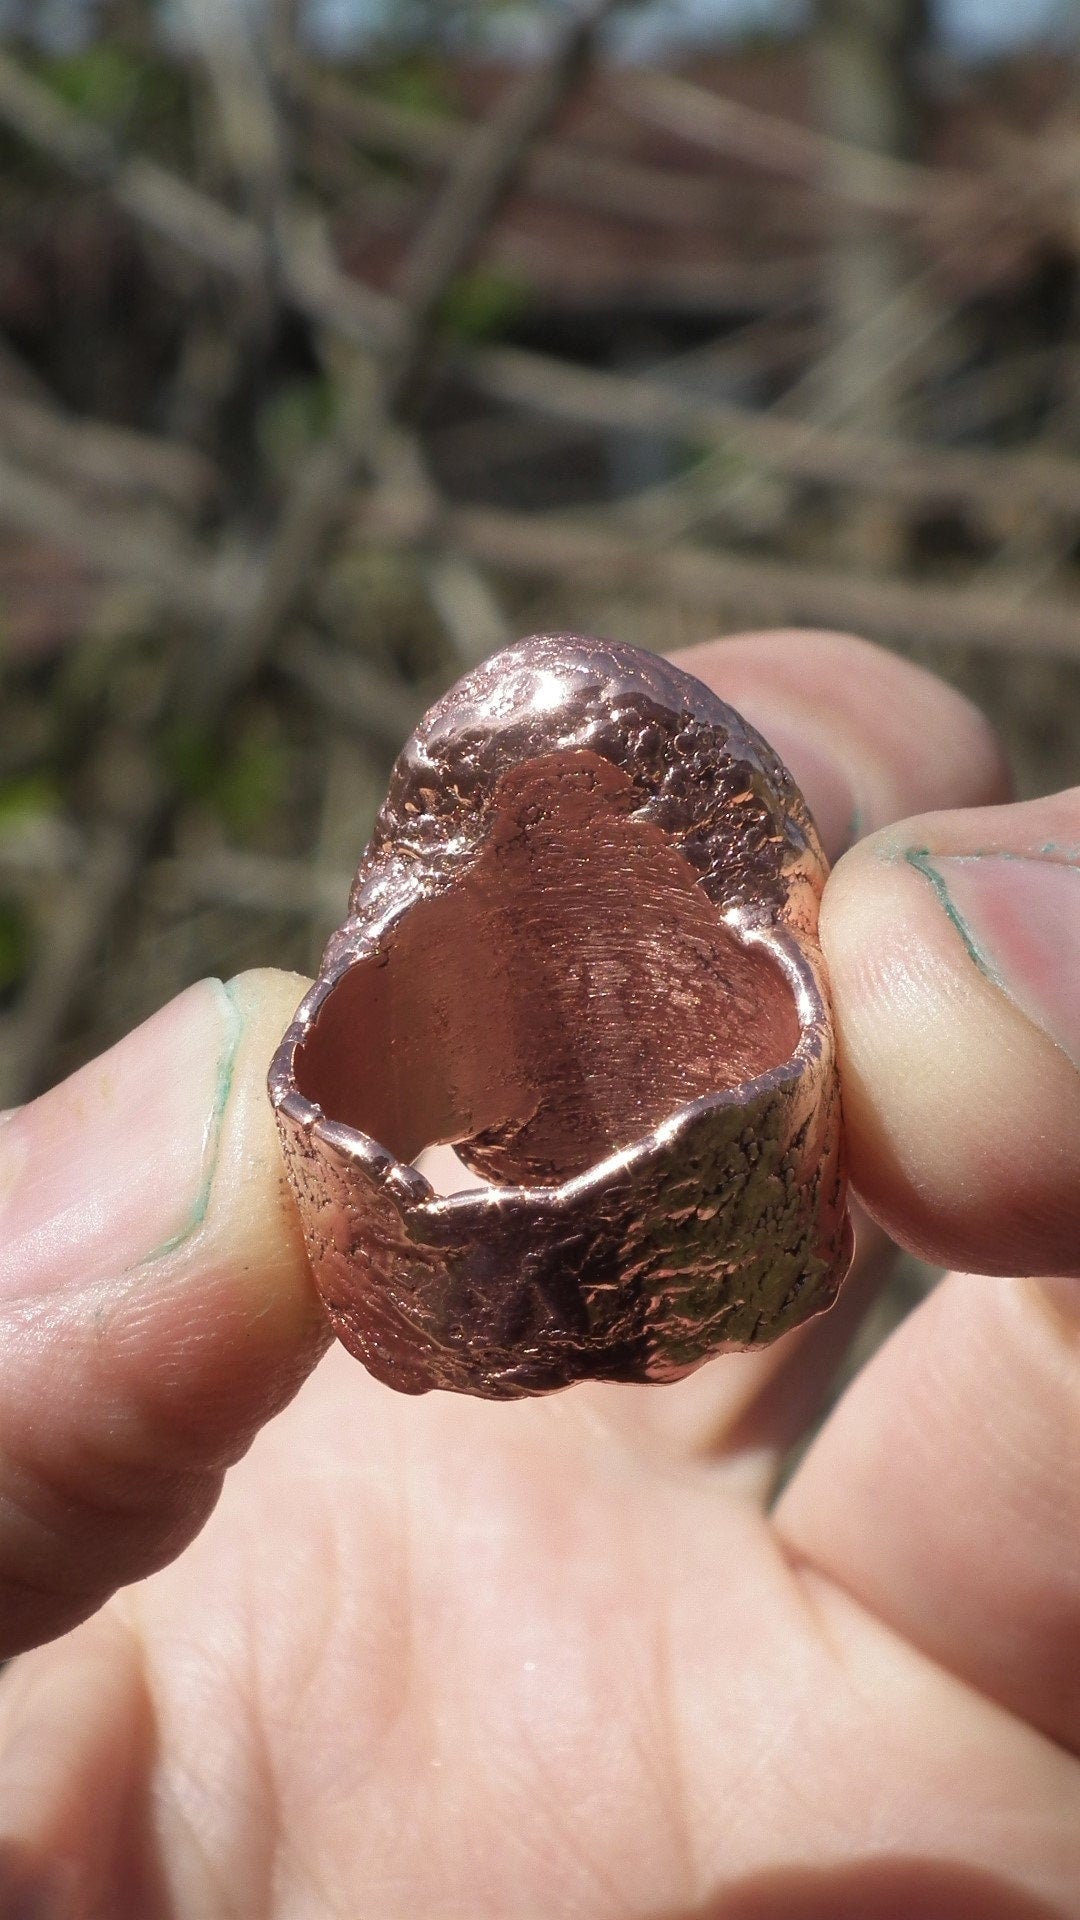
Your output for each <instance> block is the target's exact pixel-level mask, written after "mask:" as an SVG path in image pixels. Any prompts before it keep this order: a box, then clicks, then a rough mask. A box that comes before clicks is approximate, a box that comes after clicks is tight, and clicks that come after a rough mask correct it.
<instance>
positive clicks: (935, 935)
mask: <svg viewBox="0 0 1080 1920" xmlns="http://www.w3.org/2000/svg"><path fill="white" fill-rule="evenodd" d="M821 933H822V943H823V945H824V948H825V952H826V955H827V957H828V962H829V974H830V981H831V986H832V993H833V1002H834V1007H835V1012H836V1018H837V1029H838V1039H839V1053H840V1065H841V1076H842V1085H843V1090H844V1113H845V1121H846V1125H847V1134H848V1144H849V1150H850V1155H851V1169H852V1175H853V1178H854V1180H855V1184H856V1186H857V1187H858V1189H859V1192H860V1194H861V1196H862V1198H863V1199H864V1201H865V1202H866V1204H867V1206H868V1207H869V1209H870V1211H871V1212H872V1213H873V1214H874V1215H875V1216H876V1218H877V1219H878V1220H880V1221H881V1223H882V1224H883V1225H884V1226H885V1227H887V1228H888V1230H889V1232H890V1233H891V1234H893V1236H894V1237H895V1238H896V1239H898V1240H901V1241H903V1242H904V1243H905V1244H906V1245H907V1246H909V1247H911V1248H913V1249H914V1251H915V1252H917V1253H920V1254H922V1255H923V1256H924V1257H925V1258H927V1259H929V1260H932V1261H935V1262H938V1263H940V1264H941V1265H943V1266H955V1267H961V1268H964V1269H967V1270H968V1271H976V1272H981V1273H991V1274H994V1273H997V1274H1001V1273H1023V1274H1043V1273H1069V1274H1074V1273H1077V1272H1080V788H1074V789H1073V790H1072V791H1071V792H1068V793H1063V794H1058V795H1056V796H1053V797H1051V798H1048V799H1042V800H1031V801H1025V802H1023V803H1021V804H1018V805H1014V806H1002V807H981V808H978V809H964V810H959V811H956V812H950V813H933V814H924V815H922V816H921V817H919V818H916V819H913V820H906V821H903V822H901V824H900V825H899V826H894V827H889V828H887V829H886V830H885V831H884V832H883V833H879V834H875V835H874V836H873V837H872V838H871V839H869V840H864V841H862V842H861V843H860V844H859V845H858V846H857V847H855V848H854V849H853V850H852V851H851V852H850V853H848V854H846V855H845V857H844V859H843V860H842V861H841V862H840V864H839V866H838V867H837V868H836V869H835V871H834V873H833V874H832V876H831V878H830V880H829V883H828V885H827V887H826V890H825V897H824V901H823V903H822V917H821Z"/></svg>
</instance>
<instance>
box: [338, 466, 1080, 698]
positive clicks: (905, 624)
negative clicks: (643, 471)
mask: <svg viewBox="0 0 1080 1920" xmlns="http://www.w3.org/2000/svg"><path fill="white" fill-rule="evenodd" d="M368 529H369V531H370V532H371V533H372V534H373V535H374V534H378V535H380V536H382V537H387V538H389V537H392V532H393V529H392V528H387V527H386V526H385V525H384V523H383V521H382V520H381V518H380V517H379V513H378V507H377V503H376V504H373V506H372V508H371V510H370V514H369V518H368ZM446 531H447V533H448V535H449V537H451V538H452V539H454V540H455V541H456V542H457V543H458V544H459V545H460V546H461V547H462V548H463V549H464V550H465V551H466V552H467V553H470V554H471V555H472V556H473V558H474V559H476V560H478V561H480V562H481V563H482V564H483V565H485V566H489V567H493V568H495V569H496V570H501V571H503V572H506V573H509V574H512V575H514V574H517V575H525V576H537V575H539V576H541V577H556V578H560V579H567V578H569V579H573V580H574V582H575V584H576V585H578V586H585V585H593V586H595V585H598V584H601V583H603V584H607V583H609V582H612V581H618V583H619V584H620V585H622V586H628V585H629V586H634V587H637V588H639V589H640V590H642V591H646V592H650V593H654V594H660V595H664V596H670V597H671V598H673V599H676V600H679V599H681V600H683V601H684V602H686V603H688V604H690V605H693V606H696V607H700V608H701V609H702V610H703V611H704V612H705V613H706V614H707V616H708V617H709V619H710V620H711V621H715V622H716V623H717V625H718V626H719V625H723V624H725V623H730V622H731V621H738V622H740V623H742V622H744V621H746V620H748V619H749V620H754V621H757V620H762V621H779V622H781V623H783V624H789V623H793V624H799V625H807V626H825V627H842V628H847V629H849V630H850V631H853V632H863V633H870V634H876V635H879V636H881V637H883V638H890V639H893V640H896V641H901V642H906V643H909V644H910V643H919V642H922V641H926V640H931V641H940V642H944V643H946V644H948V645H952V646H972V647H989V648H993V649H998V650H1001V651H1005V652H1011V653H1016V654H1048V655H1057V656H1059V657H1061V658H1064V659H1071V660H1075V659H1080V609H1078V608H1077V607H1076V606H1075V605H1074V604H1073V603H1072V602H1071V601H1064V600H1056V599H1050V598H1046V599H1041V598H1040V599H1037V600H1031V601H1029V602H1028V603H1027V604H1026V605H1025V606H1024V607H1023V608H1022V609H1018V608H1016V607H1013V606H1010V605H1009V604H1007V603H1003V600H1002V597H1001V595H1000V594H998V593H985V592H975V591H970V590H965V589H964V588H954V587H931V586H923V585H917V584H913V583H911V582H909V581H902V580H878V579H861V578H858V577H856V576H853V575H850V574H846V573H842V572H840V571H839V570H838V569H830V568H824V567H808V566H797V565H794V564H793V563H791V562H789V561H783V560H773V559H769V560H757V559H750V558H747V557H746V556H745V555H742V554H736V553H730V552H720V551H717V550H716V549H713V550H708V549H705V548H699V547H692V546H688V545H682V546H670V547H667V548H662V549H660V550H652V549H650V548H649V547H648V546H646V545H644V544H643V543H642V542H641V541H640V540H635V539H633V538H632V537H629V536H627V535H626V534H623V533H621V532H619V531H614V530H611V529H609V528H605V527H594V526H588V525H583V524H582V523H581V521H569V520H567V519H566V518H564V517H558V516H546V515H545V516H540V515H530V514H517V513H509V512H502V511H499V510H497V509H494V508H484V509H472V508H456V509H452V510H450V511H449V513H448V514H447V519H446Z"/></svg>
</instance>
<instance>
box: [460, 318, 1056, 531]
mask: <svg viewBox="0 0 1080 1920" xmlns="http://www.w3.org/2000/svg"><path fill="white" fill-rule="evenodd" d="M461 371H462V373H463V374H464V376H465V377H466V378H467V379H468V380H469V381H470V382H471V383H472V384H473V385H474V386H476V387H477V388H478V389H479V391H480V392H482V393H485V394H488V395H490V396H491V397H492V398H494V399H498V400H503V401H508V402H511V403H513V404H514V405H517V406H526V407H533V408H536V409H537V410H538V411H541V412H546V413H552V414H555V415H556V416H558V417H559V418H560V419H565V420H574V421H579V422H587V423H588V424H590V425H593V426H597V427H610V428H615V429H622V430H625V429H628V428H629V429H632V430H634V431H637V432H646V433H665V434H671V435H675V436H678V437H681V438H685V439H689V440H691V441H694V442H696V443H698V444H701V443H702V442H711V443H714V444H717V445H719V446H721V447H724V448H730V449H733V450H734V451H735V452H737V453H743V454H745V455H746V456H747V457H749V458H750V459H752V460H753V461H754V462H755V463H756V464H757V465H759V466H764V467H768V468H770V469H772V470H773V471H774V472H777V473H784V474H787V475H789V476H791V477H792V478H795V479H800V480H813V481H818V482H822V483H825V484H828V485H834V486H835V485H839V486H854V487H858V488H859V489H860V491H865V490H872V491H874V492H878V493H882V494H888V495H890V496H892V497H893V498H894V499H900V500H908V501H912V502H914V503H915V504H918V505H923V504H933V503H934V502H940V501H942V500H954V501H964V502H967V503H969V504H971V505H974V506H976V507H980V508H995V509H996V508H1000V507H1001V505H1002V504H1003V503H1008V502H1010V501H1013V500H1015V499H1016V498H1017V497H1018V496H1019V497H1022V498H1024V499H1026V500H1029V501H1030V502H1031V504H1032V505H1033V506H1038V507H1040V508H1044V509H1049V510H1051V511H1053V512H1060V513H1065V514H1073V515H1076V514H1080V462H1078V461H1075V460H1070V459H1069V458H1067V457H1066V456H1064V455H1061V454H1054V453H1052V452H1050V451H1037V452H1024V451H1018V452H1015V453H991V452H983V451H969V450H965V451H963V452H961V451H958V450H956V449H954V448H948V447H927V446H918V445H915V444H913V443H911V442H907V443H905V442H904V441H898V440H879V439H873V438H870V437H869V436H866V435H863V434H858V433H850V432H844V431H841V430H838V429H835V428H829V427H822V426H818V425H816V424H815V423H812V422H804V421H801V420H792V419H787V418H785V417H784V416H783V415H781V414H778V413H775V412H764V411H762V412H755V411H753V410H751V409H750V408H749V407H740V406H736V405H733V404H732V403H731V402H730V401H716V400H708V399H705V398H702V397H699V396H697V395H694V394H691V393H688V392H683V393H680V392H679V391H678V390H677V389H676V388H673V387H670V386H666V385H663V384H661V382H660V381H658V380H656V379H647V378H642V377H640V376H636V375H635V376H627V375H622V374H611V373H595V372H593V371H591V370H586V369H584V368H580V367H574V366H571V365H569V364H567V363H565V362H563V361H558V360H554V359H550V358H547V357H545V356H544V355H541V354H534V353H525V352H522V351H520V350H519V349H516V348H488V349H486V350H484V351H482V352H478V353H475V354H473V355H472V356H470V357H469V358H467V359H466V358H463V359H462V362H461Z"/></svg>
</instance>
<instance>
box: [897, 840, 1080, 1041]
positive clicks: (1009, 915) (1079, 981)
mask: <svg viewBox="0 0 1080 1920" xmlns="http://www.w3.org/2000/svg"><path fill="white" fill-rule="evenodd" d="M907 858H908V860H909V861H910V863H911V865H912V866H914V867H915V868H917V869H918V871H919V872H921V873H923V874H925V876H926V878H927V879H928V880H929V881H930V882H931V884H932V885H933V887H934V889H935V891H936V892H937V894H938V897H939V899H940V901H941V903H942V905H943V907H944V908H945V910H946V912H947V913H948V915H949V917H950V919H951V920H952V921H953V924H954V925H955V927H956V929H957V931H958V932H959V933H960V934H961V935H962V937H963V939H964V942H965V944H966V946H967V949H968V952H969V954H970V955H971V958H972V960H974V961H975V963H976V965H977V966H979V967H980V968H981V970H982V972H983V973H984V974H986V976H987V978H988V979H990V980H992V981H993V982H994V983H995V985H996V986H998V987H1000V988H1001V989H1002V991H1003V992H1004V993H1007V994H1008V996H1009V998H1010V1000H1012V1001H1014V1002H1015V1004H1016V1005H1017V1006H1018V1007H1019V1008H1020V1011H1021V1012H1022V1013H1025V1014H1026V1015H1027V1017H1028V1019H1029V1020H1032V1021H1034V1023H1035V1025H1036V1026H1038V1027H1041V1028H1042V1030H1043V1032H1044V1033H1047V1034H1049V1036H1050V1038H1051V1039H1052V1040H1054V1041H1056V1042H1057V1044H1058V1046H1059V1047H1061V1048H1062V1049H1063V1050H1064V1052H1065V1053H1067V1054H1068V1056H1069V1058H1070V1060H1071V1061H1072V1062H1073V1064H1074V1065H1075V1066H1076V1067H1078V1068H1080V867H1076V866H1072V865H1069V864H1068V863H1067V862H1065V861H1062V860H1053V859H1049V858H1039V857H1038V856H1035V855H1032V856H1030V857H1029V856H1025V855H1013V854H1005V853H977V854H936V853H935V854H932V855H931V854H928V853H924V852H920V851H917V850H916V851H914V852H910V853H909V854H908V856H907Z"/></svg>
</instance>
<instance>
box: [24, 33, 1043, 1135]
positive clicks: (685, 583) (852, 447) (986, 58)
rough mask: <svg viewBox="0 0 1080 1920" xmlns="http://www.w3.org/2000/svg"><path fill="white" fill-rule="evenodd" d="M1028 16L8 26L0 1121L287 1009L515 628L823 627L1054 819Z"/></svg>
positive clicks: (1038, 170)
mask: <svg viewBox="0 0 1080 1920" xmlns="http://www.w3.org/2000/svg"><path fill="white" fill-rule="evenodd" d="M1076 24H1077V22H1076V17H1075V15H1074V14H1073V12H1072V10H1071V8H1070V7H1068V6H1067V5H1066V0H940V3H939V4H938V5H937V6H936V7H935V6H933V5H930V4H928V0H666V3H665V0H648V3H645V4H643V3H641V0H638V3H637V4H634V3H633V0H624V3H623V4H621V5H620V4H617V3H616V4H606V5H605V4H602V3H601V0H589V4H587V5H582V4H580V0H579V4H576V5H570V4H566V5H560V4H556V0H550V3H549V4H535V5H499V4H495V3H494V0H487V3H486V4H485V3H484V0H306V3H305V0H171V4H168V5H164V4H162V5H155V4H153V0H6V4H5V5H3V6H2V7H0V36H2V37H0V698H2V720H0V1107H2V1106H7V1105H10V1104H13V1103H15V1102H17V1101H20V1100H22V1099H25V1098H26V1097H28V1096H30V1095H32V1094H33V1093H35V1092H37V1091H39V1090H40V1089H41V1088H42V1087H44V1086H45V1085H47V1084H49V1083H50V1082H51V1081H52V1080H54V1079H55V1078H56V1077H58V1076H59V1075H60V1074H62V1073H64V1072H66V1071H68V1070H70V1069H71V1068H72V1067H73V1066H75V1065H77V1064H78V1063H79V1062H80V1061H81V1060H82V1059H84V1058H86V1057H87V1056H88V1055H89V1054H91V1053H93V1052H96V1051H98V1050H99V1049H100V1048H101V1047H103V1046H105V1045H107V1044H108V1043H109V1042H110V1041H111V1040H112V1039H114V1038H116V1037H117V1036H118V1035H119V1034H120V1033H121V1032H123V1031H124V1030H126V1028H128V1027H129V1026H130V1025H131V1024H133V1023H134V1022H135V1021H137V1020H140V1019H141V1018H143V1017H144V1016H145V1015H146V1014H148V1013H149V1012H151V1011H152V1010H153V1009H154V1008H155V1007H157V1006H158V1005H160V1004H161V1002H162V1001H163V1000H165V999H166V998H167V997H168V996H169V995H171V994H172V993H174V992H175V991H177V990H178V989H179V988H181V987H182V986H183V985H185V984H186V983H187V982H189V981H191V980H192V979H195V978H197V977H199V976H200V975H202V974H205V973H216V974H221V975H228V974H230V973H233V972H235V971H237V970H238V969H240V968H244V967H249V966H253V965H259V964H266V963H270V964H276V965H281V966H287V967H296V968H301V969H305V970H309V969H312V968H313V967H314V966H315V964H316V962H317V959H318V956H319V953H320V950H321V948H322V946H323V944H324V942H325V940H326V937H327V935H328V933H329V932H330V930H331V928H332V927H333V925H334V924H335V922H336V921H337V920H338V919H340V917H341V914H342V910H343V907H344V902H345V899H346V894H347V889H348V882H349V878H350V875H351V872H352V869H353V867H354V866H355V863H356V859H357V857H358V854H359V852H360V849H361V847H362V846H363V843H364V841H365V839H366V837H367V834H368V830H369V827H370V823H371V820H372V817H373V814H374V811H375V808H376V807H377V805H378V803H379V800H380V799H381V797H382V793H383V791H384V789H385V783H386V777H387V773H388V769H389V767H390V764H391V761H392V759H393V757H394V755H395V753H396V751H397V749H398V748H399V746H400V745H401V743H402V741H403V739H404V737H405V735H406V733H407V732H408V731H409V730H410V728H411V727H412V725H413V724H414V722H415V720H416V719H417V718H418V717H419V715H420V713H421V712H422V711H423V709H424V707H425V706H426V705H427V704H428V703H429V702H430V701H431V699H432V698H433V697H434V696H435V695H436V694H437V693H438V692H439V691H441V690H442V689H443V688H444V687H445V686H446V685H448V684H449V683H450V682H451V681H452V680H453V679H455V678H457V677H458V675H459V674H460V673H462V672H463V671H464V670H465V669H466V668H467V667H468V666H470V665H471V664H472V663H474V662H475V661H477V660H478V659H480V658H481V657H482V656H483V655H485V654H486V653H487V652H489V651H490V650H492V649H493V648H495V647H497V646H499V645H500V644H501V643H503V642H504V641H505V640H507V639H510V638H513V637H515V636H517V635H519V634H522V633H527V632H530V631H532V630H535V629H538V628H543V627H552V626H555V627H575V628H579V629H591V630H593V631H599V632H603V633H608V634H610V635H613V636H615V637H617V638H620V639H624V640H630V641H633V642H636V643H637V644H640V645H644V646H649V647H656V648H667V647H671V646H676V645H680V646H681V645H684V644H687V643H689V642H692V641H694V640H697V639H701V638H705V637H706V636H709V635H711V634H714V633H717V632H720V631H723V630H724V629H739V628H746V627H748V626H754V625H762V624H783V625H795V626H798V625H804V626H805V625H809V626H815V625H816V626H832V627H843V628H848V629H852V630H855V631H858V632H861V633H863V634H866V635H869V636H871V637H872V638H875V639H877V640H879V641H882V642H884V643H885V644H886V645H889V646H892V647H895V648H897V649H899V650H901V651H902V652H904V653H906V654H909V655H911V656H912V657H915V658H917V659H919V660H921V661H923V662H925V663H927V664H929V665H931V666H932V667H934V668H935V669H936V670H937V671H938V672H940V673H942V674H943V675H945V676H946V677H947V678H948V679H949V680H951V681H953V682H954V683H955V684H957V685H959V686H960V687H962V688H963V689H964V690H965V691H967V692H968V693H970V694H971V695H973V696H974V698H975V699H976V700H978V701H979V702H980V703H981V704H982V705H983V706H984V707H985V708H986V709H987V710H988V711H989V712H990V714H991V715H992V716H993V718H994V720H995V721H996V723H997V725H998V726H999V727H1000V729H1001V730H1002V732H1003V734H1004V736H1005V739H1006V741H1007V744H1008V748H1009V751H1010V753H1011V756H1012V760H1013V765H1014V768H1015V771H1016V777H1017V782H1018V786H1019V789H1020V791H1021V792H1023V793H1026V794H1033V793H1038V792H1043V791H1047V790H1049V789H1051V788H1053V787H1056V786H1060V785H1065V784H1069V783H1071V782H1074V781H1076V780H1077V779H1080V755H1078V750H1077V740H1078V737H1080V724H1078V723H1080V568H1078V563H1080V279H1078V266H1080V89H1078V84H1077V81H1078V72H1077V58H1076V42H1075V28H1076ZM793 671H796V672H797V671H798V658H797V640H793Z"/></svg>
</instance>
